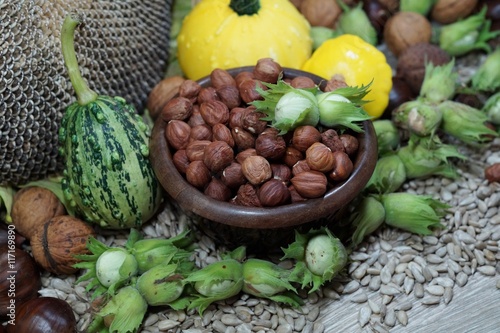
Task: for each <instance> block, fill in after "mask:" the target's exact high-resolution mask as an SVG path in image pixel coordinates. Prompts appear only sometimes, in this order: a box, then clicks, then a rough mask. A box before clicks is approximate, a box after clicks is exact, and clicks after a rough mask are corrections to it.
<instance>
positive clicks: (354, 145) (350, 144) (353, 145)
mask: <svg viewBox="0 0 500 333" xmlns="http://www.w3.org/2000/svg"><path fill="white" fill-rule="evenodd" d="M340 140H341V141H342V144H343V145H344V151H345V153H346V154H347V155H349V156H353V155H354V154H356V152H357V151H358V148H359V141H358V139H357V138H356V137H355V136H353V135H350V134H347V133H344V134H340Z"/></svg>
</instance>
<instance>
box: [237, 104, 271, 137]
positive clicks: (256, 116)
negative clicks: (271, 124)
mask: <svg viewBox="0 0 500 333" xmlns="http://www.w3.org/2000/svg"><path fill="white" fill-rule="evenodd" d="M265 116H266V114H265V113H262V112H259V111H256V110H255V108H254V107H248V108H247V109H246V111H245V113H244V114H243V118H242V125H241V126H242V127H243V128H244V129H245V130H247V131H249V132H250V133H252V134H260V133H262V132H263V131H264V130H265V129H266V128H267V121H265V120H262V118H264V117H265Z"/></svg>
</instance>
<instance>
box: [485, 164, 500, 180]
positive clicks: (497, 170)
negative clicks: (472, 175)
mask: <svg viewBox="0 0 500 333" xmlns="http://www.w3.org/2000/svg"><path fill="white" fill-rule="evenodd" d="M484 178H486V179H487V180H488V181H489V182H490V183H493V182H498V183H500V163H493V164H491V165H489V166H488V167H486V168H485V169H484Z"/></svg>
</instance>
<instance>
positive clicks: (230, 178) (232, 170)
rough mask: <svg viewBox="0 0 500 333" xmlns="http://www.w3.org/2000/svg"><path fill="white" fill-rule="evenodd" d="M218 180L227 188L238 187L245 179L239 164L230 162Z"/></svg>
mask: <svg viewBox="0 0 500 333" xmlns="http://www.w3.org/2000/svg"><path fill="white" fill-rule="evenodd" d="M220 180H221V181H222V182H223V183H224V184H225V185H226V186H227V187H229V188H233V189H235V188H238V187H240V186H241V185H243V184H245V183H246V181H247V179H246V178H245V176H244V175H243V172H242V171H241V164H239V163H236V162H232V163H231V164H229V165H228V166H227V167H226V168H225V169H224V170H223V171H222V174H221V176H220Z"/></svg>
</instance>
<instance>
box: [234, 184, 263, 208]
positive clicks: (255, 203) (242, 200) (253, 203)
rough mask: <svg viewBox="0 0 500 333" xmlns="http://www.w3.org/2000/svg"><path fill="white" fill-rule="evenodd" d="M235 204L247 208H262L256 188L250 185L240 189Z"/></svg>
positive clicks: (242, 186)
mask: <svg viewBox="0 0 500 333" xmlns="http://www.w3.org/2000/svg"><path fill="white" fill-rule="evenodd" d="M233 203H235V204H237V205H240V206H246V207H262V204H261V203H260V200H259V197H258V196H257V190H256V188H255V186H253V185H252V184H248V183H247V184H244V185H241V186H240V187H239V188H238V192H237V193H236V197H235V198H234V200H233Z"/></svg>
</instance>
